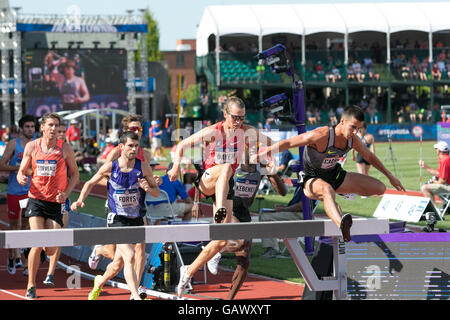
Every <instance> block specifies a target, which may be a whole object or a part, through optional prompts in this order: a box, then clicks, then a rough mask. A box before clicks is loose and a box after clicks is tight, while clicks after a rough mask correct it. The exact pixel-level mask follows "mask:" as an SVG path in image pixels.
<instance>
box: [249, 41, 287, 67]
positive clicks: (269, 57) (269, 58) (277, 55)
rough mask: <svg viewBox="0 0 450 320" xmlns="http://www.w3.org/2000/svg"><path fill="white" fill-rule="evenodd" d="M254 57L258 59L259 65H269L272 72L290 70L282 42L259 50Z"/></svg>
mask: <svg viewBox="0 0 450 320" xmlns="http://www.w3.org/2000/svg"><path fill="white" fill-rule="evenodd" d="M255 58H256V59H258V60H259V61H258V64H259V65H267V66H269V67H270V70H271V72H272V73H283V72H288V71H289V70H290V66H289V59H288V57H287V54H286V47H285V46H283V45H282V44H277V45H275V46H273V47H272V48H269V49H267V50H264V51H261V52H260V53H258V54H257V55H256V57H255Z"/></svg>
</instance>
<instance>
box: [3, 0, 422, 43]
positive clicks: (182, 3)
mask: <svg viewBox="0 0 450 320" xmlns="http://www.w3.org/2000/svg"><path fill="white" fill-rule="evenodd" d="M412 1H414V0H397V1H395V2H412ZM422 1H423V2H426V0H422ZM319 2H321V3H331V2H334V3H336V2H340V3H355V2H368V1H367V0H348V1H347V0H339V1H336V0H335V1H332V0H319V1H314V0H297V1H283V0H243V1H242V0H241V1H240V0H125V1H124V0H121V1H118V0H57V1H55V0H9V3H10V6H11V7H21V8H22V13H39V14H65V13H66V11H67V9H68V8H69V7H70V6H73V5H77V6H78V7H79V8H80V12H81V14H124V13H125V12H126V10H128V9H133V10H135V11H136V10H138V9H140V8H146V7H149V8H150V10H151V11H152V12H153V15H154V17H155V19H156V20H157V21H158V26H159V30H160V43H159V47H160V50H162V51H166V50H175V42H176V40H178V39H195V35H196V28H197V25H198V24H199V22H200V19H201V17H202V14H203V11H204V10H205V8H206V6H208V5H229V4H277V3H319ZM371 2H376V0H374V1H371ZM384 2H392V1H384Z"/></svg>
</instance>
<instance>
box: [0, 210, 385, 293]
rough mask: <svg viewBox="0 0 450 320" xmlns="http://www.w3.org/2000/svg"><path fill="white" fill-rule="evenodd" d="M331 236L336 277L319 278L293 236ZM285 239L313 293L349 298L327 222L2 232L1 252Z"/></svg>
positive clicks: (367, 229)
mask: <svg viewBox="0 0 450 320" xmlns="http://www.w3.org/2000/svg"><path fill="white" fill-rule="evenodd" d="M385 233H389V219H375V218H373V219H372V218H370V219H366V218H356V219H353V226H352V228H351V235H352V236H355V235H369V234H385ZM300 236H303V237H314V236H327V237H333V264H334V275H333V277H330V278H327V279H318V277H317V275H316V273H315V272H314V270H313V268H312V266H311V264H310V263H309V260H308V258H307V257H306V255H305V253H304V251H303V249H302V248H301V246H300V244H299V243H298V241H297V238H298V237H300ZM259 238H280V239H284V242H285V244H286V246H287V247H288V249H289V252H290V254H291V256H292V257H293V259H294V262H295V263H296V265H297V267H298V269H299V271H300V273H301V274H302V276H303V278H304V279H305V282H306V284H307V285H308V287H309V288H310V289H311V290H312V291H331V290H332V291H334V296H335V298H336V299H344V298H345V297H346V295H347V275H346V271H347V260H346V256H345V242H344V241H343V239H342V234H341V231H340V230H339V228H338V227H337V226H336V225H335V224H334V223H333V222H332V221H331V220H308V221H280V222H246V223H226V224H223V223H221V224H194V223H191V224H182V225H157V226H140V227H117V228H73V229H56V230H49V229H42V230H8V231H0V248H5V249H12V248H28V247H65V246H81V245H94V244H120V243H159V242H189V241H211V240H235V239H259Z"/></svg>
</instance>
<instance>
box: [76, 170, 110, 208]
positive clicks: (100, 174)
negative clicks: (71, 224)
mask: <svg viewBox="0 0 450 320" xmlns="http://www.w3.org/2000/svg"><path fill="white" fill-rule="evenodd" d="M111 168H112V162H105V163H104V164H103V165H102V166H101V167H100V169H98V171H97V172H96V173H95V174H94V176H93V177H92V178H91V179H89V181H87V182H85V184H84V185H83V188H82V189H81V192H80V195H79V197H78V199H77V201H75V202H73V203H72V205H71V206H70V209H71V210H73V211H76V210H77V207H81V208H83V207H84V200H85V199H86V197H87V196H88V195H89V193H90V192H91V190H92V188H93V187H94V186H95V185H96V184H97V183H99V182H100V181H101V180H102V179H109V177H110V175H111Z"/></svg>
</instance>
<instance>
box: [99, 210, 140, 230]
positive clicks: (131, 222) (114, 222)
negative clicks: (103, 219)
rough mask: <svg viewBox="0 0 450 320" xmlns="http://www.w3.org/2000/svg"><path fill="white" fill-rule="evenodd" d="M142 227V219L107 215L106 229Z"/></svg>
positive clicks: (112, 214) (113, 214)
mask: <svg viewBox="0 0 450 320" xmlns="http://www.w3.org/2000/svg"><path fill="white" fill-rule="evenodd" d="M143 225H144V218H143V217H137V218H127V217H124V216H119V215H117V214H115V213H113V212H110V213H109V214H108V219H107V227H108V228H111V227H139V226H143Z"/></svg>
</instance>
